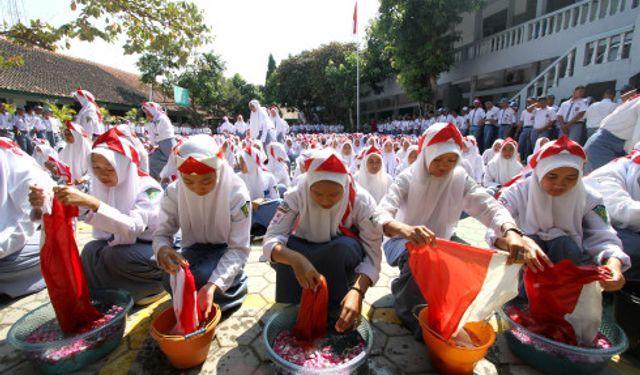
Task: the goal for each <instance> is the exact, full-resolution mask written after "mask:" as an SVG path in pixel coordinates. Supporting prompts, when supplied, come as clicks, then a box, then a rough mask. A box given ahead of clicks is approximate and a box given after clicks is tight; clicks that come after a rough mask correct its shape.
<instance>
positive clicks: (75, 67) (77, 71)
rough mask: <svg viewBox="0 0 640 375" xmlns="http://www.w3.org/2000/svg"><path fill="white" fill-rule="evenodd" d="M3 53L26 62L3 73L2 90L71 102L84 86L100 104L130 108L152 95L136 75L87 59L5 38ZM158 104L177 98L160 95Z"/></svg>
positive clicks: (0, 41)
mask: <svg viewBox="0 0 640 375" xmlns="http://www.w3.org/2000/svg"><path fill="white" fill-rule="evenodd" d="M0 53H3V54H4V55H6V56H14V55H21V56H22V57H23V59H24V65H22V66H20V67H17V68H11V69H0V89H9V90H18V91H24V92H28V93H33V94H42V95H51V96H57V97H67V98H70V97H71V93H72V92H73V91H75V89H76V88H77V87H78V86H80V87H82V88H83V89H84V90H88V91H90V92H91V93H92V94H93V95H94V96H95V97H96V100H97V101H98V102H99V103H100V102H103V103H112V104H122V105H128V106H139V105H140V103H141V102H142V101H144V100H146V97H147V95H148V93H149V86H148V85H146V84H143V83H142V82H140V79H139V77H138V76H137V75H136V74H134V73H129V72H125V71H122V70H119V69H116V68H112V67H108V66H105V65H101V64H97V63H94V62H91V61H87V60H84V59H79V58H75V57H70V56H66V55H62V54H59V53H55V52H51V51H47V50H43V49H39V48H30V47H23V46H19V45H16V44H13V43H11V42H9V41H8V40H7V39H4V38H0ZM154 91H155V90H154ZM154 100H155V101H157V102H160V103H163V104H172V102H173V98H171V97H167V96H165V95H161V94H159V93H158V92H157V91H155V92H154ZM174 106H175V105H173V106H172V105H169V107H174ZM170 109H173V108H170Z"/></svg>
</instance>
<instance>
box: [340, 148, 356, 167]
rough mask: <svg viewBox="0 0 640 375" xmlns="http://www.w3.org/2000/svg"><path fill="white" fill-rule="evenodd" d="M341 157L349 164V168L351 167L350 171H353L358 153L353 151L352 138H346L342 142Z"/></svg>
mask: <svg viewBox="0 0 640 375" xmlns="http://www.w3.org/2000/svg"><path fill="white" fill-rule="evenodd" d="M340 157H341V158H342V161H343V162H344V164H345V165H346V166H347V169H349V172H353V171H354V170H355V160H356V154H355V152H354V151H353V144H352V143H351V141H350V140H346V141H345V142H344V143H342V146H341V147H340Z"/></svg>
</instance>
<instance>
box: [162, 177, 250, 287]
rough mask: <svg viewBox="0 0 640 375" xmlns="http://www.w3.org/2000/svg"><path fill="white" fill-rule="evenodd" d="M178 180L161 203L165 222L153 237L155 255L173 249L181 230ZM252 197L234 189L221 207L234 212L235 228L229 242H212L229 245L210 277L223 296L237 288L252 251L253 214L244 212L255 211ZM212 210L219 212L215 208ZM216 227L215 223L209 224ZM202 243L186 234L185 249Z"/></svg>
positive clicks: (233, 226) (222, 239)
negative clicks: (251, 205)
mask: <svg viewBox="0 0 640 375" xmlns="http://www.w3.org/2000/svg"><path fill="white" fill-rule="evenodd" d="M180 183H181V182H180V181H179V180H178V181H176V182H174V183H172V184H171V185H169V186H168V187H167V190H165V193H164V196H163V198H162V201H161V203H160V210H161V222H160V225H159V226H158V228H157V229H156V231H155V233H154V234H153V251H154V253H155V254H156V257H157V255H158V250H160V248H162V247H173V238H174V235H175V234H176V233H177V232H178V230H179V229H181V228H180V216H179V207H178V184H180ZM248 200H249V197H248V194H247V192H246V190H244V189H234V190H232V194H231V196H230V197H229V199H228V200H227V201H224V202H219V204H228V205H229V206H230V212H231V226H230V230H229V233H228V235H227V237H226V238H219V239H214V240H213V241H209V242H211V243H212V244H222V243H226V244H227V249H226V250H225V253H224V255H223V256H222V258H220V261H219V262H218V265H217V267H216V268H215V269H214V270H213V272H212V273H211V276H209V280H208V281H209V282H211V283H213V284H215V285H216V287H218V288H220V290H222V291H223V292H224V291H226V290H227V289H229V287H231V285H233V281H234V280H235V277H236V276H237V275H238V273H239V272H241V271H242V269H243V268H244V265H245V263H246V262H247V259H248V257H249V252H250V250H251V247H250V243H249V231H250V229H251V214H250V212H246V213H245V212H244V211H243V210H247V207H249V208H248V211H250V210H251V208H250V206H246V205H248ZM208 209H211V210H215V207H210V208H208ZM207 224H212V223H207ZM198 242H201V241H198V240H197V239H196V236H194V233H190V232H189V231H186V230H184V229H183V230H182V247H183V248H185V247H189V246H191V245H194V244H196V243H198Z"/></svg>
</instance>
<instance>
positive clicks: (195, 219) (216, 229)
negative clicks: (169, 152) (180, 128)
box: [176, 135, 248, 246]
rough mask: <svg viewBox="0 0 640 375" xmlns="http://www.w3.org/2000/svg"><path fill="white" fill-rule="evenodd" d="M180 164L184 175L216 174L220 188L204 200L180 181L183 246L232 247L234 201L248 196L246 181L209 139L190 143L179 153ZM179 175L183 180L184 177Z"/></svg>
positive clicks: (216, 188)
mask: <svg viewBox="0 0 640 375" xmlns="http://www.w3.org/2000/svg"><path fill="white" fill-rule="evenodd" d="M176 164H177V166H178V171H180V172H182V173H187V172H190V173H189V174H202V173H208V172H213V171H215V173H216V186H215V187H214V189H213V190H212V191H211V192H209V193H208V194H206V195H204V196H200V195H198V194H195V193H193V192H192V191H191V190H189V188H187V187H186V186H185V185H184V182H183V181H182V178H181V177H178V180H179V181H177V182H176V183H177V193H178V219H179V220H180V229H181V231H182V246H190V245H193V244H195V243H212V244H220V243H229V242H230V238H231V235H232V233H231V199H230V197H231V196H232V195H233V194H236V193H237V192H242V193H244V194H245V195H247V196H248V194H247V190H246V187H245V186H244V183H243V182H242V180H241V179H240V178H238V176H236V175H235V174H234V173H233V170H232V169H231V167H230V166H229V164H227V163H225V162H224V160H223V155H222V153H221V152H220V148H219V147H218V145H217V144H216V142H215V141H214V140H213V138H211V137H209V136H208V135H196V136H193V137H190V138H189V139H188V140H186V141H185V142H184V143H183V144H182V145H181V146H180V147H179V149H178V150H177V151H176ZM189 167H190V168H189ZM199 167H200V168H199ZM178 175H179V176H181V174H180V173H179V174H178ZM247 198H248V197H247ZM247 240H248V236H247Z"/></svg>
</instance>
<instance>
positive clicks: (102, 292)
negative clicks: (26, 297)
mask: <svg viewBox="0 0 640 375" xmlns="http://www.w3.org/2000/svg"><path fill="white" fill-rule="evenodd" d="M91 303H92V304H93V305H94V306H96V307H97V308H98V310H99V311H100V312H106V311H107V310H108V309H109V308H110V307H111V306H113V305H117V306H120V307H122V308H123V309H124V310H123V311H121V312H119V313H117V314H116V315H115V316H114V318H113V319H111V320H110V321H109V322H108V323H107V324H105V325H103V326H101V327H98V328H96V329H94V330H92V331H89V332H86V333H83V334H80V335H76V336H72V337H65V338H63V339H60V340H56V341H52V342H46V343H29V342H27V341H25V338H26V337H27V336H28V335H29V334H30V333H32V332H33V331H34V330H35V329H37V328H39V327H40V326H42V325H43V324H45V323H47V322H49V321H51V320H53V321H56V322H57V320H56V315H55V312H54V310H53V306H52V305H51V303H45V304H43V305H41V306H39V307H37V308H36V309H34V310H32V311H30V312H29V313H28V314H26V315H25V316H23V317H22V318H20V319H19V320H18V321H17V322H15V323H14V324H13V326H12V327H11V329H10V330H9V333H8V334H7V341H8V342H9V344H10V345H11V346H13V347H14V348H16V349H17V350H18V351H20V352H22V354H23V355H25V356H26V357H27V359H28V360H29V362H31V363H32V364H33V366H34V367H36V368H37V369H38V370H40V371H42V372H45V373H48V374H62V373H67V372H72V371H77V370H79V369H81V368H83V367H85V366H87V365H89V364H92V363H95V362H96V361H98V360H99V359H100V358H102V357H104V356H105V355H107V354H109V353H110V352H111V351H112V350H114V349H115V348H116V347H117V346H118V345H119V344H120V341H121V340H122V336H123V335H124V328H125V324H126V320H127V314H128V313H129V310H131V307H132V306H133V299H132V298H131V295H129V293H128V292H126V291H125V290H121V289H95V290H91ZM55 326H56V327H57V329H58V330H60V327H59V326H57V323H56V324H55ZM74 346H82V347H83V349H82V350H81V351H78V352H77V353H75V354H73V355H58V354H55V353H63V352H65V351H67V350H68V349H69V348H73V347H74Z"/></svg>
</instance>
